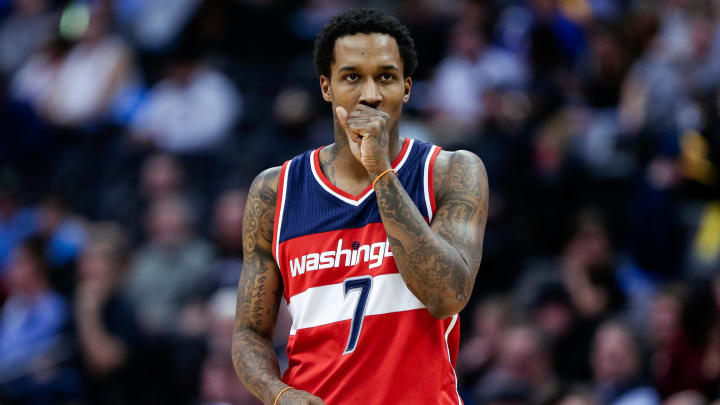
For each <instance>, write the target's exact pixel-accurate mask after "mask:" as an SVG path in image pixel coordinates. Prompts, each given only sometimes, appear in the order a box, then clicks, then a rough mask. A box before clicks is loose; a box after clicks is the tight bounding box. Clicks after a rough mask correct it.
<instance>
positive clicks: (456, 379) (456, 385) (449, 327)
mask: <svg viewBox="0 0 720 405" xmlns="http://www.w3.org/2000/svg"><path fill="white" fill-rule="evenodd" d="M457 320H458V314H455V315H453V317H452V321H450V325H449V326H448V328H447V330H446V331H445V348H446V349H447V355H448V362H449V363H450V368H451V369H452V372H453V377H455V393H456V394H457V398H458V404H459V405H463V401H462V399H461V398H460V392H459V391H458V378H457V374H456V373H455V367H453V365H452V357H450V345H449V344H448V336H450V331H452V329H453V328H454V327H455V324H456V323H457Z"/></svg>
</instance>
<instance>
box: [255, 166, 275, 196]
mask: <svg viewBox="0 0 720 405" xmlns="http://www.w3.org/2000/svg"><path fill="white" fill-rule="evenodd" d="M281 171H282V166H274V167H270V168H267V169H265V170H263V171H261V172H260V173H259V174H258V175H257V176H255V179H254V180H253V182H252V185H251V186H250V191H251V192H252V191H253V190H255V191H264V192H272V193H274V194H277V186H278V181H279V179H280V172H281Z"/></svg>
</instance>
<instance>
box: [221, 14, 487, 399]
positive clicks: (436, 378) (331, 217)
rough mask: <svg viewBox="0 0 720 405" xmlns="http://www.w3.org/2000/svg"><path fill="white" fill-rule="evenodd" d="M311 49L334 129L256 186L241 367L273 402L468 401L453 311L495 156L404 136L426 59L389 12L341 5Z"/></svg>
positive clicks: (469, 268)
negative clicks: (285, 337) (486, 162)
mask: <svg viewBox="0 0 720 405" xmlns="http://www.w3.org/2000/svg"><path fill="white" fill-rule="evenodd" d="M315 63H316V67H317V70H318V73H319V76H320V89H321V91H322V96H323V98H324V99H325V100H326V101H327V102H329V103H331V104H332V111H333V113H334V123H335V127H334V138H335V139H334V143H333V144H331V145H328V146H325V147H321V148H318V149H316V150H313V151H309V152H306V153H305V154H303V155H300V156H297V157H295V158H294V159H292V160H289V161H287V162H285V164H283V165H282V167H276V168H272V169H268V170H265V171H264V172H262V173H261V174H260V175H258V177H257V178H256V179H255V181H254V182H253V184H252V187H251V189H250V192H249V196H248V202H247V208H246V211H245V220H244V225H243V234H244V235H243V238H244V254H245V265H244V268H243V272H242V276H241V277H240V283H239V286H238V301H237V314H236V321H235V330H234V335H233V362H234V364H235V368H236V370H237V373H238V375H239V376H240V379H241V380H242V382H243V383H244V384H245V385H246V386H247V387H248V388H249V389H250V391H251V392H252V393H253V394H255V395H256V396H257V397H258V398H259V399H261V400H262V401H263V402H264V403H265V404H283V405H286V404H314V405H316V404H328V405H335V404H363V405H368V404H369V405H380V404H461V403H462V401H461V399H460V397H459V395H458V392H457V377H456V375H455V371H454V364H455V359H456V355H457V350H458V341H459V336H460V333H459V325H458V312H460V310H462V309H463V307H464V306H465V305H466V304H467V302H468V299H469V298H470V294H471V292H472V289H473V283H474V281H475V276H476V274H477V271H478V268H479V266H480V257H481V251H482V238H483V233H484V228H485V221H486V218H487V205H488V185H487V177H486V174H485V168H484V166H483V164H482V162H481V161H480V159H479V158H478V157H477V156H475V155H474V154H472V153H470V152H466V151H458V152H445V151H440V149H439V148H438V147H436V146H433V145H430V144H426V143H422V142H419V141H415V140H413V139H408V138H401V137H400V134H399V132H398V120H399V118H400V113H401V111H402V107H403V104H405V103H407V102H408V99H409V98H410V89H411V87H412V80H411V75H412V73H413V70H414V69H415V67H416V65H417V58H416V54H415V49H414V44H413V41H412V39H411V37H410V35H409V33H408V31H407V28H405V27H404V26H403V25H401V24H400V23H399V22H398V21H397V20H396V19H395V18H393V17H389V16H387V15H385V14H383V13H382V12H380V11H376V10H356V11H350V12H348V13H345V14H343V15H340V16H338V17H336V18H334V19H333V20H332V21H331V22H330V23H329V24H328V25H327V26H326V27H325V28H324V29H323V31H322V32H321V33H320V34H319V36H318V38H317V41H316V44H315ZM281 299H284V300H286V302H287V303H288V307H289V310H290V314H291V315H292V327H291V330H290V337H289V341H288V347H287V353H288V358H289V366H288V369H287V371H286V372H285V374H284V376H283V377H282V378H281V377H280V373H279V370H278V362H277V359H276V357H275V354H274V352H273V346H272V343H271V339H272V336H273V328H274V325H275V321H276V317H277V313H278V306H279V303H280V300H281Z"/></svg>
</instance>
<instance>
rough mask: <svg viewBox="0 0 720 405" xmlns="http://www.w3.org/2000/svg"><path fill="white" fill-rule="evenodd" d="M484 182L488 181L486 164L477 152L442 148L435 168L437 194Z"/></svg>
mask: <svg viewBox="0 0 720 405" xmlns="http://www.w3.org/2000/svg"><path fill="white" fill-rule="evenodd" d="M483 182H484V183H487V174H486V171H485V165H484V164H483V161H482V159H480V157H478V155H476V154H475V153H473V152H470V151H467V150H458V151H446V150H441V151H440V153H438V156H437V158H436V160H435V165H434V168H433V184H434V186H435V189H436V195H442V194H443V193H444V191H446V190H452V189H454V188H456V187H463V186H467V185H469V184H473V185H481V184H482V183H483ZM473 188H474V187H473Z"/></svg>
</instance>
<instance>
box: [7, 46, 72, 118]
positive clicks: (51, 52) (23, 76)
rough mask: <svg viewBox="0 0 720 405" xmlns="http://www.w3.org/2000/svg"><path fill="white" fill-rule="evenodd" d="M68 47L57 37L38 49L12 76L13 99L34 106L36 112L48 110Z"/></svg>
mask: <svg viewBox="0 0 720 405" xmlns="http://www.w3.org/2000/svg"><path fill="white" fill-rule="evenodd" d="M66 48H67V44H66V43H64V42H63V41H61V40H60V39H55V40H53V41H50V42H48V43H47V44H45V45H44V46H42V47H41V48H39V49H37V50H36V51H35V53H34V54H32V55H31V56H30V57H29V59H28V60H27V62H25V63H24V64H23V65H22V66H21V67H20V69H18V71H17V73H16V74H15V75H14V76H13V78H12V81H11V83H10V97H11V98H12V99H13V101H16V102H20V103H23V104H26V105H28V106H30V107H32V108H33V110H34V111H35V113H36V114H40V113H42V112H43V111H46V110H47V108H48V104H49V103H50V99H51V97H52V94H53V91H54V86H55V82H56V79H57V75H58V71H59V70H60V66H61V65H62V63H63V60H64V58H65V54H66V52H67V49H66Z"/></svg>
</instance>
